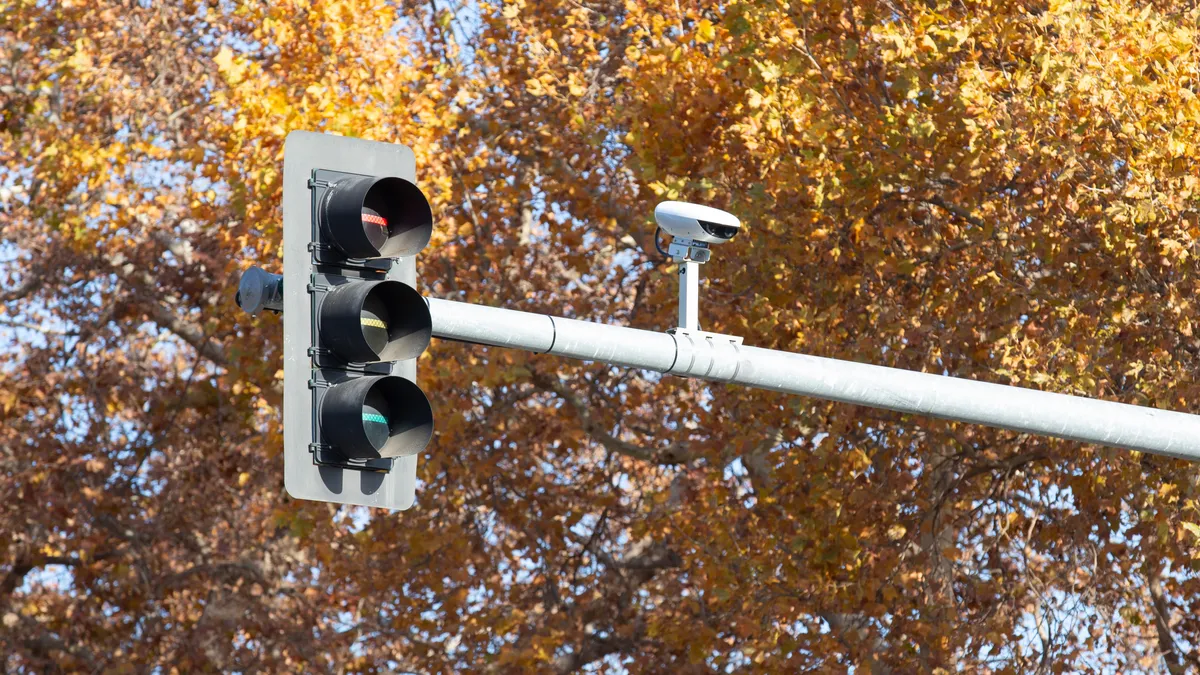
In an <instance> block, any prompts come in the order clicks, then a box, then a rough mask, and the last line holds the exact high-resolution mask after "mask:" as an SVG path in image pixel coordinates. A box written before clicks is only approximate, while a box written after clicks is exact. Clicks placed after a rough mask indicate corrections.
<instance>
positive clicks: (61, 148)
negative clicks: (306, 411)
mask: <svg viewBox="0 0 1200 675" xmlns="http://www.w3.org/2000/svg"><path fill="white" fill-rule="evenodd" d="M463 2H465V3H466V4H462V3H463ZM1198 94H1200V9H1197V8H1196V7H1195V6H1194V3H1183V2H1178V1H1177V0H1171V1H1166V0H1160V1H1158V2H1151V1H1147V0H1094V1H1078V2H1074V1H1072V2H1067V1H1063V0H1049V1H1048V2H1046V1H1045V0H1042V1H1028V2H1015V1H1014V2H1004V1H1002V0H977V1H973V0H952V1H948V0H927V1H918V0H881V1H878V2H875V1H872V0H861V1H858V2H844V1H842V0H805V1H804V2H789V1H787V0H745V1H735V2H722V3H718V4H716V5H713V4H711V3H706V2H705V3H701V2H694V1H692V0H621V1H616V0H561V1H557V0H556V1H544V2H543V1H541V0H538V1H537V2H534V1H532V0H511V1H509V0H505V1H504V2H503V3H501V2H479V3H476V2H475V1H474V0H430V1H429V2H427V3H425V2H420V3H418V2H399V3H386V2H376V1H372V0H340V1H339V0H331V1H328V2H316V3H309V2H298V1H293V2H276V1H272V2H261V3H253V2H251V3H237V4H235V3H229V2H215V1H214V2H194V1H193V2H178V3H155V2H138V1H133V0H128V1H123V2H117V1H116V0H88V1H86V2H81V1H71V2H68V1H63V2H31V1H29V0H0V159H2V160H3V162H2V166H0V228H2V229H0V261H2V262H0V419H2V423H0V472H2V476H3V478H2V479H0V654H3V657H2V662H3V663H4V666H5V668H6V670H9V671H15V672H50V671H58V670H61V671H76V672H83V671H87V672H97V673H101V672H104V673H107V672H113V673H118V672H147V673H149V672H200V671H241V672H253V671H274V672H345V671H353V672H381V673H382V672H417V673H425V672H454V671H485V672H533V671H537V672H551V673H553V672H558V673H568V672H574V671H580V670H590V671H604V672H661V673H710V672H711V673H743V672H746V673H749V672H762V673H767V672H771V673H778V672H801V671H818V672H847V671H851V670H852V671H853V672H856V673H872V674H875V675H877V674H880V673H914V672H945V673H948V672H977V673H1012V672H1034V671H1038V672H1061V671H1092V672H1139V671H1141V672H1160V671H1163V670H1169V671H1170V672H1172V673H1182V672H1185V671H1188V670H1189V669H1191V668H1192V667H1194V666H1197V664H1200V651H1198V647H1200V618H1198V617H1200V593H1198V591H1200V525H1198V524H1197V523H1200V513H1198V512H1197V503H1198V501H1197V500H1198V499H1200V484H1198V480H1197V479H1198V473H1197V471H1196V468H1195V467H1194V466H1192V465H1189V464H1186V463H1184V462H1180V461H1172V460H1165V459H1161V458H1156V457H1151V456H1142V455H1139V454H1138V453H1127V452H1119V451H1113V450H1108V449H1103V448H1098V447H1093V446H1083V445H1080V444H1078V443H1070V442H1065V441H1056V440H1047V439H1044V438H1036V437H1030V436H1026V435H1020V434H1014V433H1011V432H1005V431H995V430H990V429H985V428H980V427H973V426H966V425H959V424H951V423H946V422H939V421H935V420H929V419H923V418H913V417H908V416H903V415H899V414H893V413H886V412H880V411H875V410H869V409H863V408H856V407H853V406H848V405H842V404H831V403H825V402H821V401H816V400H811V399H805V398H798V397H791V398H789V397H785V396H782V395H777V394H773V393H768V392H759V391H751V390H746V389H740V388H730V387H725V386H720V385H711V384H705V383H700V382H691V381H685V380H681V379H676V378H664V377H660V376H656V375H654V374H652V373H644V372H629V371H625V370H621V369H615V368H608V367H604V366H599V365H587V364H579V363H574V362H567V361H562V360H556V359H553V358H549V357H539V356H533V355H528V354H524V353H516V352H509V351H504V350H490V349H483V348H473V347H466V346H463V345H458V344H449V343H438V344H435V345H434V347H433V349H432V350H431V351H430V352H429V353H427V354H426V355H425V356H424V357H423V358H422V361H421V365H420V375H421V380H422V385H423V386H424V387H425V388H426V389H427V390H428V391H429V392H430V395H431V399H432V401H433V402H434V406H435V410H436V413H437V418H438V425H439V427H438V433H437V436H436V438H435V442H434V444H433V445H432V447H431V448H430V450H429V452H428V454H427V455H426V456H425V457H423V459H422V460H421V465H420V470H419V478H420V480H421V481H422V483H421V485H420V487H419V491H418V497H417V499H418V502H417V506H416V507H415V508H414V509H413V510H411V511H408V512H404V513H395V514H393V513H388V512H371V511H367V510H362V509H339V508H336V507H333V506H330V505H326V504H319V503H310V502H297V501H294V500H292V499H290V498H288V497H287V496H286V494H285V493H284V491H283V480H282V476H283V472H282V458H281V456H280V455H281V452H282V441H281V435H282V429H281V428H280V418H279V413H278V407H277V406H278V405H279V402H280V399H279V393H278V391H279V385H280V378H281V377H282V371H281V370H280V368H281V367H282V366H281V361H280V351H281V349H282V344H281V339H280V332H281V331H280V321H279V319H278V318H277V317H274V316H263V317H259V318H258V319H254V318H251V317H249V316H247V315H245V314H243V313H241V312H240V311H239V310H238V309H237V308H236V306H235V305H234V302H233V291H232V289H233V287H234V285H235V282H236V278H237V275H238V274H239V272H240V270H241V269H243V268H245V267H246V266H249V265H250V264H259V265H262V266H264V267H266V268H268V269H272V270H278V269H279V267H280V259H279V255H280V251H279V247H280V242H281V233H280V230H279V221H280V211H279V198H280V191H281V185H280V178H281V173H282V151H283V140H284V137H285V136H286V134H287V132H288V131H290V130H293V129H310V130H324V131H328V132H332V133H339V134H347V135H354V136H361V137H365V138H371V139H376V140H384V141H391V142H402V143H405V144H407V145H410V146H412V147H413V148H414V150H415V151H416V154H417V166H418V176H419V182H420V184H421V186H422V187H423V188H424V189H425V190H426V191H427V192H428V193H429V194H430V195H431V199H432V200H433V201H434V211H435V215H436V233H435V235H434V242H433V244H432V245H431V247H430V248H429V249H427V251H426V253H425V254H423V257H422V258H421V260H420V270H421V275H422V283H423V284H424V285H425V290H426V291H427V292H428V293H430V294H431V295H433V296H437V297H447V298H455V299H461V300H465V301H470V302H478V303H486V304H491V305H499V306H505V307H511V308H517V309H522V310H527V311H538V312H545V313H552V314H562V315H567V316H572V317H578V318H586V319H591V320H598V321H611V322H619V323H622V324H626V325H632V326H636V327H640V328H652V329H658V330H661V329H664V328H666V327H668V326H669V325H672V321H673V319H674V311H675V300H674V296H675V292H676V290H675V282H674V269H673V267H672V266H671V265H670V264H669V263H667V262H665V261H663V260H662V259H661V258H660V256H658V254H657V253H655V251H654V246H653V242H652V234H653V223H652V218H651V213H652V209H653V206H654V204H655V203H657V202H658V201H660V200H663V199H668V198H679V199H686V200H693V201H699V202H703V203H708V204H712V205H714V206H717V207H720V208H724V209H727V210H730V211H732V212H734V213H736V214H737V215H739V216H740V217H742V218H743V221H744V222H745V223H746V224H747V226H748V232H747V233H746V234H745V235H743V236H742V237H740V238H739V239H738V240H736V241H735V243H733V244H731V245H728V246H725V247H723V248H722V249H721V250H719V251H718V255H717V256H716V257H715V260H714V262H713V263H711V264H709V265H708V266H707V268H706V269H705V276H706V278H707V281H706V284H705V287H704V289H703V296H704V304H703V311H702V316H701V319H702V322H703V325H704V327H705V328H706V329H709V330H716V331H720V332H726V333H733V334H738V335H744V336H745V337H746V341H747V343H748V344H753V345H757V346H763V347H770V348H778V349H786V350H792V351H801V352H805V353H811V354H817V355H822V356H831V357H836V358H843V359H851V360H857V361H866V362H872V363H881V364H885V365H890V366H898V367H902V368H908V369H915V370H924V371H928V372H937V373H947V374H951V375H955V376H960V377H968V378H977V379H982V380H988V381H996V382H1006V383H1014V384H1020V385H1022V386H1028V387H1037V388H1045V389H1048V390H1053V391H1058V392H1065V393H1073V394H1080V395H1084V396H1093V397H1103V398H1107V399H1111V400H1119V401H1124V402H1128V403H1135V404H1140V405H1150V406H1158V407H1165V408H1172V409H1177V410H1184V411H1192V412H1200V405H1198V404H1197V403H1196V401H1200V384H1198V383H1197V377H1196V373H1197V372H1200V338H1198V336H1197V334H1196V333H1197V321H1196V315H1197V312H1196V301H1195V300H1194V298H1196V297H1197V296H1198V295H1200V275H1198V269H1197V263H1196V255H1197V250H1196V248H1197V238H1198V237H1200V169H1198V167H1200V98H1198Z"/></svg>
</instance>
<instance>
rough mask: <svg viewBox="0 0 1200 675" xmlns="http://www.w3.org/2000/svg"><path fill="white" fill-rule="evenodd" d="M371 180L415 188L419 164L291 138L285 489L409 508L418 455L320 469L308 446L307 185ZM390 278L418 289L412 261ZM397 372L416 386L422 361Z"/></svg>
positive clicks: (396, 150) (365, 147) (372, 145)
mask: <svg viewBox="0 0 1200 675" xmlns="http://www.w3.org/2000/svg"><path fill="white" fill-rule="evenodd" d="M318 168H319V169H329V170H332V171H346V172H350V173H358V174H363V175H369V176H399V177H400V178H404V179H405V180H408V181H411V182H413V183H416V159H415V158H414V156H413V152H412V150H411V149H409V148H407V147H405V146H403V145H394V144H391V143H377V142H375V141H364V140H362V139H359V138H347V137H345V136H331V135H328V134H318V133H313V132H311V131H293V132H291V133H290V134H288V137H287V141H286V145H285V146H284V160H283V185H284V187H283V277H284V300H283V309H284V311H283V382H284V383H283V465H284V485H285V486H286V487H287V491H288V494H290V495H291V496H293V497H295V498H296V499H313V500H317V501H324V502H336V503H340V504H357V505H361V506H376V507H379V508H384V509H401V510H403V509H407V508H408V507H410V506H412V504H413V499H414V497H415V489H416V478H417V457H416V456H415V455H414V456H411V457H402V458H400V459H397V460H395V461H394V462H393V465H392V470H391V471H389V472H388V473H373V472H368V471H356V470H354V469H341V468H336V467H326V466H317V465H316V464H315V463H314V462H313V458H312V453H311V452H310V451H309V447H308V446H309V444H310V443H312V442H313V440H314V439H313V429H314V419H313V410H312V400H313V399H312V392H311V391H310V390H309V388H308V381H309V378H310V377H311V375H312V359H311V357H309V354H308V349H309V347H310V346H312V330H311V325H310V318H309V317H310V311H311V309H310V300H309V294H308V284H309V283H310V280H311V278H312V269H311V266H310V261H311V254H310V253H309V251H308V243H309V239H310V237H311V236H312V230H311V227H312V222H311V218H312V201H311V199H312V198H311V192H310V191H309V189H308V180H309V178H310V177H311V176H312V172H313V169H318ZM388 278H391V279H396V280H398V281H403V282H404V283H406V284H409V285H410V286H413V287H416V283H417V267H416V261H415V260H414V259H413V258H401V259H399V260H398V262H397V264H395V265H393V266H392V269H391V271H390V272H389V273H388ZM392 373H393V374H395V375H401V376H403V377H407V378H409V379H410V380H413V381H416V375H417V362H416V361H415V360H413V361H401V362H398V363H396V364H395V366H394V368H393V370H392Z"/></svg>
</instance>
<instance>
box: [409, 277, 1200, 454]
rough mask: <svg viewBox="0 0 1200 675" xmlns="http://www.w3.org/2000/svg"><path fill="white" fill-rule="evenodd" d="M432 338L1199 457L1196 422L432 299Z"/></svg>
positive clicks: (1121, 406)
mask: <svg viewBox="0 0 1200 675" xmlns="http://www.w3.org/2000/svg"><path fill="white" fill-rule="evenodd" d="M428 302H429V311H430V315H431V316H432V319H433V335H434V337H439V338H444V339H450V340H460V341H463V342H470V343H474V344H482V345H492V346H497V347H511V348H514V349H524V350H527V351H532V352H538V353H544V354H554V355H556V356H564V357H567V358H572V359H580V360H584V361H598V362H602V363H609V364H613V365H618V366H627V367H630V368H641V369H645V370H652V371H657V372H660V373H669V374H672V375H679V376H682V377H697V378H701V379H705V380H711V381H714V382H727V383H731V384H741V385H746V386H750V387H757V388H760V389H771V390H774V391H781V392H786V393H789V394H801V395H805V396H815V397H817V398H823V399H829V400H834V401H842V402H845V403H854V404H858V405H865V406H870V407H873V408H886V409H888V410H896V411H899V412H905V413H915V414H919V415H929V416H931V417H940V418H944V419H949V420H957V421H960V422H970V423H975V424H984V425H987V426H993V427H1000V428H1003V429H1011V430H1013V431H1020V432H1026V433H1032V434H1040V435H1044V436H1055V437H1058V438H1067V439H1071V440H1076V441H1084V442H1087V443H1098V444H1100V445H1108V446H1112V447H1118V448H1128V449H1131V450H1141V451H1144V452H1151V453H1154V454H1159V455H1166V456H1169V457H1179V458H1182V459H1190V460H1198V459H1200V416H1196V415H1189V414H1185V413H1179V412H1173V411H1169V410H1157V409H1154V408H1145V407H1140V406H1134V405H1128V404H1125V403H1115V402H1111V401H1101V400H1096V399H1090V398H1083V397H1080V396H1069V395H1065V394H1054V393H1050V392H1045V391H1037V390H1034V389H1025V388H1023V387H1012V386H1006V385H1000V384H991V383H988V382H978V381H975V380H965V379H961V378H954V377H947V376H943V375H934V374H930V373H918V372H913V371H907V370H899V369H896V368H885V367H883V366H873V365H868V364H864V363H855V362H852V361H839V360H836V359H828V358H822V357H818V356H806V355H802V354H791V353H788V352H780V351H775V350H770V349H759V348H755V347H746V346H742V345H740V344H738V342H737V341H736V340H732V339H728V338H726V339H721V336H705V335H703V334H701V335H699V336H697V335H687V334H682V335H671V334H667V333H655V332H652V331H646V330H639V329H636V328H625V327H620V326H611V325H607V324H599V323H592V322H588V321H578V320H575V319H565V318H562V317H553V316H547V315H544V314H534V313H530V312H519V311H514V310H507V309H499V308H494V307H483V306H479V305H471V304H466V303H460V302H453V301H448V300H438V299H429V301H428Z"/></svg>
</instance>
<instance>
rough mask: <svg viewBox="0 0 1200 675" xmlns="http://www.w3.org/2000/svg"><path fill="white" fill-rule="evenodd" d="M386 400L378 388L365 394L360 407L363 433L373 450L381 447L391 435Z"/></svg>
mask: <svg viewBox="0 0 1200 675" xmlns="http://www.w3.org/2000/svg"><path fill="white" fill-rule="evenodd" d="M388 408H389V406H388V400H387V398H386V397H385V396H384V394H383V392H382V391H380V390H379V389H378V388H375V389H372V390H371V392H370V393H369V394H367V400H366V401H364V402H363V407H362V425H363V433H365V434H366V436H367V441H368V442H370V444H371V447H373V448H374V449H375V450H381V449H383V446H384V445H385V444H386V443H387V441H388V437H389V436H391V425H390V423H389V422H388V412H389V410H388Z"/></svg>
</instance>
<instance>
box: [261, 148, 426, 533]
mask: <svg viewBox="0 0 1200 675" xmlns="http://www.w3.org/2000/svg"><path fill="white" fill-rule="evenodd" d="M415 180H416V162H415V159H414V157H413V153H412V151H411V150H410V149H409V148H407V147H404V146H402V145H394V144H390V143H378V142H373V141H366V140H362V139H358V138H348V137H343V136H332V135H328V134H319V133H312V132H306V131H294V132H292V133H290V134H288V137H287V140H286V142H285V145H284V170H283V181H284V185H283V239H284V244H283V247H284V248H283V269H284V274H283V296H284V297H283V308H284V312H283V322H284V416H283V424H284V483H285V486H286V488H287V491H288V494H290V495H292V496H293V497H296V498H298V499H313V500H319V501H328V502H336V503H342V504H354V505H362V506H375V507H381V508H390V509H407V508H408V507H410V506H411V505H412V503H413V500H414V496H415V487H416V467H417V455H418V454H419V453H420V452H421V451H422V450H424V449H425V447H426V446H427V445H428V443H429V441H430V440H431V438H432V437H433V411H432V408H431V407H430V404H429V400H428V399H427V398H426V396H425V394H424V392H422V391H421V388H420V387H418V386H417V384H416V359H417V357H418V356H420V354H421V353H422V352H423V351H424V350H425V349H426V347H428V346H429V340H430V337H431V335H432V322H431V320H430V316H429V307H428V305H427V304H426V302H425V300H424V298H422V297H421V295H420V294H419V293H418V292H417V291H416V290H415V288H414V286H415V284H416V263H415V256H416V254H417V253H419V252H420V251H421V250H422V249H423V248H425V246H426V245H427V244H428V243H429V238H430V235H431V234H432V232H433V216H432V212H431V210H430V207H429V202H428V200H427V199H426V198H425V195H424V194H423V193H422V192H421V190H420V189H419V188H418V187H417V186H416V184H415Z"/></svg>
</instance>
